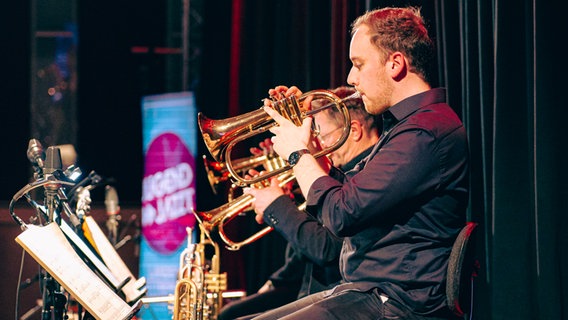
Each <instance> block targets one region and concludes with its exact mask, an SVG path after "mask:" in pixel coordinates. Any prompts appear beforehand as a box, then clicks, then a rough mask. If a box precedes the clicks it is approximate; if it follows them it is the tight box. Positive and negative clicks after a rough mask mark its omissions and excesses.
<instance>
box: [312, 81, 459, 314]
mask: <svg viewBox="0 0 568 320" xmlns="http://www.w3.org/2000/svg"><path fill="white" fill-rule="evenodd" d="M383 119H385V120H387V121H383V122H384V131H383V135H382V137H381V139H380V140H379V142H378V143H377V145H376V146H375V148H374V149H373V151H372V152H371V154H370V155H369V156H368V157H367V158H365V159H364V160H363V161H362V162H361V163H359V164H358V165H357V166H356V167H355V168H354V169H353V170H351V171H349V172H347V174H346V175H337V174H336V173H337V171H334V170H332V171H331V172H330V176H324V177H321V178H319V179H317V180H316V181H315V182H314V183H313V185H312V187H311V189H310V190H309V193H308V197H307V205H308V210H310V211H312V212H313V211H317V215H318V218H319V219H320V220H321V221H322V223H323V224H324V225H325V226H326V227H327V228H328V229H329V230H330V231H331V232H332V233H333V234H335V235H336V236H338V237H343V238H344V242H343V248H342V252H341V258H340V269H341V273H342V277H343V281H344V282H345V284H342V285H340V286H339V287H338V288H337V290H346V289H354V290H362V291H366V290H369V289H372V288H379V289H380V290H381V291H382V292H384V293H385V294H386V295H387V296H389V298H391V299H395V300H398V301H399V302H402V303H404V304H405V305H407V306H408V307H410V308H411V309H412V310H413V311H414V312H417V313H423V314H428V313H431V312H433V311H435V310H438V309H440V308H442V307H444V305H445V277H446V269H447V263H448V257H449V253H450V250H451V246H452V244H453V241H454V239H455V237H456V235H457V234H458V232H459V231H460V229H461V227H463V226H464V223H465V213H466V208H467V201H468V191H469V180H468V178H469V171H468V146H467V138H466V131H465V129H464V127H463V124H462V123H461V121H460V119H459V118H458V116H457V115H456V113H455V112H454V111H453V110H452V109H451V108H450V107H449V106H448V105H447V104H446V103H445V90H444V89H432V90H429V91H427V92H424V93H420V94H417V95H415V96H412V97H409V98H407V99H405V100H403V101H401V102H399V103H397V104H396V105H394V106H392V107H390V108H389V109H388V110H387V111H386V113H385V114H383Z"/></svg>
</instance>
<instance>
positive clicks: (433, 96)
mask: <svg viewBox="0 0 568 320" xmlns="http://www.w3.org/2000/svg"><path fill="white" fill-rule="evenodd" d="M443 102H446V89H444V88H434V89H430V90H428V91H424V92H421V93H418V94H415V95H413V96H410V97H408V98H406V99H404V100H402V101H400V102H398V103H397V104H395V105H393V106H392V107H390V108H388V110H387V111H385V112H384V113H383V114H382V118H383V134H385V133H386V132H388V131H389V130H390V129H392V127H394V125H395V124H397V123H398V122H399V121H400V120H402V119H404V118H406V117H408V116H409V115H411V114H412V113H414V112H415V111H416V110H418V109H420V108H422V107H424V106H427V105H431V104H435V103H443Z"/></svg>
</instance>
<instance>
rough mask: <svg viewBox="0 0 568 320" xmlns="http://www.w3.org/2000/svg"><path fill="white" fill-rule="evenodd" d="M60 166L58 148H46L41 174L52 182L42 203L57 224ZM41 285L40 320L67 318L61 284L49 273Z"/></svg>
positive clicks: (59, 217) (50, 219)
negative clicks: (41, 307) (41, 303)
mask: <svg viewBox="0 0 568 320" xmlns="http://www.w3.org/2000/svg"><path fill="white" fill-rule="evenodd" d="M62 168H63V164H62V161H61V152H60V150H59V148H57V147H49V148H47V151H46V156H45V162H44V169H43V176H44V179H45V180H47V181H51V182H52V183H47V184H45V185H44V194H45V200H44V205H45V206H46V208H47V213H48V220H49V221H55V222H56V223H57V224H58V225H59V224H61V216H60V215H56V214H55V213H56V212H57V211H59V205H60V201H59V200H60V199H59V197H58V194H60V192H59V191H60V190H61V187H62V185H61V184H59V183H57V182H58V181H61V179H59V176H60V175H62V174H63V173H62ZM54 217H56V218H54ZM43 285H44V287H43V297H42V298H43V309H42V320H58V319H67V315H66V308H65V305H66V304H67V298H66V297H65V294H63V293H62V292H61V285H60V284H59V283H57V281H55V279H53V277H52V276H51V275H50V274H49V273H46V274H45V277H44V282H43Z"/></svg>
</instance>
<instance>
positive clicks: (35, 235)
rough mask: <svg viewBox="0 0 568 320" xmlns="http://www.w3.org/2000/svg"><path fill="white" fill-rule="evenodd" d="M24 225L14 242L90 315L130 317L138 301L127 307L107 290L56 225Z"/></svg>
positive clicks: (135, 309) (105, 318)
mask: <svg viewBox="0 0 568 320" xmlns="http://www.w3.org/2000/svg"><path fill="white" fill-rule="evenodd" d="M27 227H28V229H27V230H25V231H24V232H22V233H21V234H20V235H19V236H18V237H16V242H17V243H18V244H20V245H21V246H22V247H23V248H24V249H25V250H26V252H28V254H30V255H31V256H32V257H33V258H34V259H35V260H36V261H37V262H38V263H39V264H40V265H41V266H42V267H43V268H44V269H45V270H46V271H47V272H48V273H49V274H50V275H51V276H52V277H53V278H54V279H55V280H56V281H57V282H58V283H59V284H60V285H61V286H63V287H64V288H65V289H66V290H67V291H68V292H69V293H70V294H71V295H72V296H73V297H74V298H75V299H77V301H79V303H80V304H81V305H82V306H83V307H84V308H85V309H87V310H88V311H89V313H90V314H91V315H93V316H94V317H96V318H97V319H101V320H108V319H130V318H131V317H132V316H133V315H134V314H135V313H136V312H137V310H138V308H139V306H140V304H137V305H135V306H134V307H131V306H129V305H128V304H127V303H126V302H125V301H124V300H122V299H121V298H120V297H119V296H118V295H117V294H116V293H115V292H114V291H113V290H111V288H109V287H108V286H107V285H106V284H105V283H104V282H103V281H102V280H101V279H100V278H99V277H98V276H97V275H96V274H95V273H94V272H93V271H92V270H91V269H90V268H89V267H88V266H87V265H86V264H85V262H83V260H82V259H81V257H79V256H78V255H77V253H76V252H75V251H74V250H73V247H71V244H69V242H68V241H67V239H66V238H65V235H64V234H63V232H62V231H61V229H60V228H59V226H58V225H57V224H55V223H53V222H52V223H50V224H48V225H47V226H44V227H40V226H36V225H27Z"/></svg>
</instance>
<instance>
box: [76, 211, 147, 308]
mask: <svg viewBox="0 0 568 320" xmlns="http://www.w3.org/2000/svg"><path fill="white" fill-rule="evenodd" d="M85 223H86V224H87V227H88V228H89V232H90V233H91V236H92V239H93V241H94V242H95V243H94V246H95V248H96V249H97V251H98V252H99V254H100V255H101V257H102V258H103V261H104V263H105V264H106V265H107V266H108V268H109V269H110V272H111V273H112V274H113V275H114V276H115V277H116V278H117V279H120V280H122V279H128V277H130V280H129V281H128V282H127V283H126V284H125V285H124V287H123V288H122V291H123V292H124V295H125V296H126V301H128V302H131V301H135V300H138V299H139V298H141V296H142V295H143V293H144V292H143V291H140V290H138V288H137V287H136V278H135V277H134V275H133V274H132V272H130V269H128V266H127V265H126V264H125V263H124V260H122V258H121V257H120V256H119V255H118V252H116V250H115V249H114V246H113V245H112V244H111V243H110V241H109V240H108V238H107V237H106V236H105V234H104V233H103V231H102V230H101V228H100V227H99V225H98V224H97V222H96V221H95V219H93V217H91V216H86V217H85Z"/></svg>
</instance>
